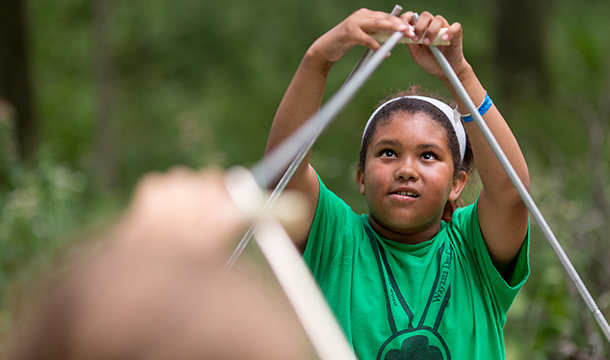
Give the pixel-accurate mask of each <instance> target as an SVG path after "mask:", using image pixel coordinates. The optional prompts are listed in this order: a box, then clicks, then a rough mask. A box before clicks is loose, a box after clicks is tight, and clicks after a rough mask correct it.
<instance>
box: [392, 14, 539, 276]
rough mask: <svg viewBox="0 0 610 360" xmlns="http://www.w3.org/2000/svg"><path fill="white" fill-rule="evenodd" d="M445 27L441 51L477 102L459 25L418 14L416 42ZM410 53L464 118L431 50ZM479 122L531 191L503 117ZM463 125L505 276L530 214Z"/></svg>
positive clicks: (493, 250)
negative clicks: (442, 86) (446, 92)
mask: <svg viewBox="0 0 610 360" xmlns="http://www.w3.org/2000/svg"><path fill="white" fill-rule="evenodd" d="M412 17H413V13H411V12H408V13H405V14H404V15H403V16H402V18H403V19H404V20H405V21H412ZM443 27H448V28H449V29H448V31H447V32H446V33H445V35H444V37H443V39H444V40H450V41H451V44H450V45H449V46H442V47H439V49H440V50H441V51H442V52H443V54H444V55H445V57H446V58H447V60H448V61H449V63H450V64H451V66H452V68H453V69H454V70H455V73H456V75H457V76H458V78H459V79H460V81H461V82H462V84H463V85H464V87H465V88H466V91H467V92H468V95H469V96H470V98H471V99H472V101H473V102H474V103H475V104H481V103H482V102H483V100H484V99H485V96H486V94H487V92H486V91H485V88H483V86H482V85H481V83H480V82H479V79H478V78H477V77H476V75H475V73H474V71H473V69H472V67H471V66H470V64H468V62H467V61H466V59H465V58H464V54H463V51H462V27H461V25H460V24H459V23H454V24H452V25H449V23H448V22H447V21H446V20H445V19H444V18H443V17H441V16H433V15H432V14H430V13H427V12H425V13H422V14H421V16H420V17H419V19H418V20H417V22H416V24H415V37H414V40H417V38H418V37H420V36H422V35H423V34H424V31H425V30H426V29H427V33H426V35H425V36H426V38H425V39H424V44H425V45H428V44H430V40H429V39H434V37H435V36H436V34H437V33H438V31H439V30H440V29H441V28H443ZM409 51H410V52H411V56H412V57H413V58H414V59H415V61H416V62H417V63H418V64H419V65H420V66H421V67H422V68H423V69H424V70H426V71H428V72H430V73H431V74H433V75H435V76H437V77H438V78H439V79H441V80H442V81H443V83H445V85H446V86H447V88H448V89H449V91H451V93H452V95H453V97H454V99H455V100H456V101H457V103H458V106H459V110H460V112H461V113H462V114H465V113H467V112H468V111H467V110H466V107H465V106H464V104H463V103H462V102H461V100H460V98H459V96H458V95H457V93H456V92H455V90H454V89H453V87H452V86H451V84H450V83H449V80H448V79H447V77H446V76H445V74H444V73H443V71H442V69H441V68H440V66H439V65H438V63H437V62H436V59H434V57H433V55H432V53H431V52H430V49H429V48H428V47H427V46H422V45H409ZM483 119H484V120H485V122H486V123H487V125H488V126H489V128H490V130H491V131H492V133H493V134H494V136H495V138H496V139H497V140H498V142H499V144H500V146H501V147H502V150H503V151H504V153H505V154H506V156H507V157H508V159H509V160H510V163H511V164H512V166H513V167H514V168H515V171H516V172H517V174H518V175H519V177H520V178H521V181H523V184H524V185H525V186H526V187H528V188H529V173H528V169H527V164H526V162H525V158H524V157H523V154H522V153H521V149H520V148H519V144H518V143H517V140H516V139H515V137H514V135H513V133H512V131H511V130H510V128H509V126H508V124H507V123H506V121H505V120H504V118H503V117H502V114H500V112H499V111H498V109H497V108H496V107H495V105H492V106H491V108H490V109H489V110H488V111H487V112H486V113H485V114H484V115H483ZM465 127H466V131H467V132H468V135H469V137H470V142H471V145H472V149H473V153H474V158H475V164H476V167H477V170H478V172H479V176H480V178H481V182H482V183H483V190H481V195H480V197H479V205H478V216H479V223H480V226H481V231H482V233H483V237H484V239H485V243H486V245H487V249H488V250H489V253H490V255H491V258H492V260H493V262H494V264H495V266H496V268H497V269H498V270H499V271H500V273H501V274H502V275H503V276H504V277H505V278H507V276H509V273H510V271H511V269H512V266H511V264H512V262H513V260H514V259H515V258H516V256H517V254H518V253H519V250H520V249H521V246H522V245H523V242H524V240H525V236H526V233H527V229H528V216H529V215H528V210H527V208H526V206H525V204H524V203H523V201H522V200H521V198H520V197H519V194H518V193H517V191H516V190H515V188H514V186H513V185H512V183H511V182H510V179H509V178H508V176H507V175H506V173H505V172H504V169H503V168H502V166H501V165H500V163H499V162H498V160H497V159H496V156H495V155H494V153H493V152H492V150H491V148H490V147H489V145H488V144H487V141H485V139H484V138H483V135H482V134H481V132H480V131H479V129H478V127H477V126H476V124H475V123H474V122H469V123H466V125H465Z"/></svg>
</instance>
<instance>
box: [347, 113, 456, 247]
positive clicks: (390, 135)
mask: <svg viewBox="0 0 610 360" xmlns="http://www.w3.org/2000/svg"><path fill="white" fill-rule="evenodd" d="M445 131H446V130H445V129H444V128H443V127H442V125H440V124H438V123H437V122H436V121H434V120H432V119H431V118H430V117H428V116H427V115H425V114H422V113H417V114H407V113H405V112H398V113H394V114H392V115H391V116H390V118H389V119H388V120H386V122H384V123H382V124H379V125H378V126H377V129H376V130H375V134H374V135H373V138H372V139H371V143H370V144H369V147H368V151H367V154H366V162H365V168H364V171H361V170H358V171H357V181H358V187H359V188H360V193H361V194H363V195H364V196H365V198H366V201H367V204H368V206H369V219H370V221H371V225H372V226H373V228H374V229H375V230H376V231H377V232H378V233H379V234H380V235H381V236H383V237H385V238H387V239H390V240H397V241H402V242H407V243H420V242H423V241H426V240H429V239H431V238H432V237H433V236H434V235H436V233H437V232H438V230H439V228H440V222H441V217H442V215H443V210H444V208H445V203H446V202H447V200H450V201H454V200H456V199H457V198H458V197H459V195H460V193H461V191H462V189H463V188H464V185H465V183H466V174H465V173H464V172H461V173H460V174H458V176H456V177H455V179H454V176H453V160H452V157H451V150H450V149H449V145H448V143H447V138H446V135H445Z"/></svg>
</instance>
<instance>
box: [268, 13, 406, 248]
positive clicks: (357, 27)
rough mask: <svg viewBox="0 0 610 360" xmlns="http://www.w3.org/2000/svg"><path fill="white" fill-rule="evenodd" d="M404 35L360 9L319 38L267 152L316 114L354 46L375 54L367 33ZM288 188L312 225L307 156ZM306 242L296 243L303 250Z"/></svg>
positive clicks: (393, 21) (395, 21) (314, 187)
mask: <svg viewBox="0 0 610 360" xmlns="http://www.w3.org/2000/svg"><path fill="white" fill-rule="evenodd" d="M384 30H385V31H405V33H407V34H410V35H412V31H413V28H412V27H411V26H410V25H407V24H405V23H404V22H403V20H401V19H400V18H398V17H396V16H393V15H390V14H387V13H384V12H378V11H371V10H367V9H361V10H358V11H356V12H355V13H353V14H352V15H350V16H349V17H348V18H346V19H345V20H343V21H342V22H341V23H339V24H338V25H337V26H335V27H334V28H332V29H331V30H329V31H328V32H327V33H325V34H324V35H322V36H321V37H320V38H318V39H317V40H316V41H315V42H314V43H313V44H312V45H311V47H310V48H309V49H308V50H307V53H306V54H305V56H304V57H303V60H302V61H301V64H300V65H299V68H298V69H297V72H296V74H295V75H294V77H293V79H292V82H291V83H290V85H289V87H288V90H287V91H286V94H284V97H283V99H282V102H281V103H280V106H279V108H278V110H277V112H276V114H275V118H274V119H273V124H272V125H271V131H270V133H269V140H268V141H267V150H266V151H267V152H270V151H271V150H273V148H274V147H275V146H277V145H278V144H280V143H281V142H282V141H283V140H284V139H286V138H287V137H288V136H289V135H290V134H291V133H292V132H293V131H295V130H296V129H297V128H298V127H299V126H300V125H301V124H303V123H304V122H305V121H306V120H307V119H308V118H309V117H310V116H312V115H313V114H314V113H315V112H316V111H318V110H319V108H320V105H321V102H322V96H323V94H324V88H325V86H326V80H327V78H328V73H329V71H330V68H331V67H332V65H333V64H334V63H335V62H336V61H338V60H339V59H341V58H342V57H343V55H345V53H347V51H349V50H350V49H351V48H352V47H353V46H354V45H358V44H359V45H363V46H366V47H367V48H369V49H372V50H377V49H378V48H379V47H380V45H379V43H378V42H377V41H375V40H374V39H373V38H372V37H370V36H369V35H368V33H370V32H373V31H384ZM288 188H290V189H293V190H298V191H301V192H302V193H303V194H305V196H306V197H307V199H308V202H309V205H310V207H309V209H310V211H309V219H310V221H313V217H314V214H315V210H316V205H317V201H318V194H319V190H320V189H319V183H318V179H317V177H316V174H315V172H314V171H313V169H312V168H311V166H310V165H309V154H308V155H307V157H306V158H305V160H304V161H303V164H301V166H300V168H299V169H298V170H297V172H296V173H295V175H294V176H293V178H292V180H291V182H290V184H289V185H288ZM306 241H307V238H306V237H305V238H304V239H295V243H296V244H297V245H298V246H299V247H301V248H302V249H303V248H304V245H305V242H306Z"/></svg>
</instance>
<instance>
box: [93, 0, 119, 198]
mask: <svg viewBox="0 0 610 360" xmlns="http://www.w3.org/2000/svg"><path fill="white" fill-rule="evenodd" d="M108 12H109V1H108V0H95V1H94V3H93V19H94V20H93V21H94V25H95V28H94V36H95V57H96V59H95V60H96V61H95V67H96V79H97V88H98V91H97V97H98V104H97V105H98V110H97V130H96V134H95V135H96V149H95V151H96V154H95V158H96V168H97V172H98V176H99V179H100V183H101V185H102V187H104V188H106V189H108V188H111V187H113V186H114V185H115V183H116V171H115V161H114V137H113V135H112V125H111V124H112V114H113V108H114V96H113V79H112V64H111V56H110V47H109V46H108V26H107V25H108Z"/></svg>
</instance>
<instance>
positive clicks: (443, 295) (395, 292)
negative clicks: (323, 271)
mask: <svg viewBox="0 0 610 360" xmlns="http://www.w3.org/2000/svg"><path fill="white" fill-rule="evenodd" d="M365 229H366V232H367V235H368V237H369V240H370V242H371V246H372V247H373V252H374V253H375V258H376V259H377V264H378V266H379V274H380V276H381V280H382V283H383V287H384V291H385V295H386V306H387V314H388V325H389V327H390V330H391V332H392V336H390V338H388V339H387V340H386V341H385V342H384V343H383V344H382V345H381V347H380V349H379V352H378V354H377V359H378V360H397V359H433V360H437V359H438V360H444V359H451V354H450V352H449V348H448V347H447V344H446V342H445V340H444V339H443V337H442V336H441V334H439V332H438V328H439V326H440V323H441V320H442V318H443V314H444V312H445V309H446V308H447V304H448V302H449V299H450V298H451V284H450V281H449V279H450V274H449V269H450V268H451V262H452V260H453V253H452V250H451V247H450V246H446V245H445V244H443V245H442V246H441V247H440V249H439V250H438V252H437V260H438V271H437V274H436V277H435V279H434V283H433V284H432V289H431V291H430V296H429V298H428V300H427V302H426V306H425V308H424V310H423V312H422V315H421V317H420V320H419V323H418V324H417V325H415V324H414V318H415V315H414V314H413V312H412V311H411V308H409V306H408V304H407V302H406V300H405V298H404V297H403V296H402V293H401V292H400V289H399V287H398V284H397V282H396V279H395V277H394V274H393V273H392V270H391V269H390V265H389V263H388V259H387V256H386V254H385V250H384V249H383V248H382V247H381V246H380V245H379V243H378V240H377V239H376V238H375V236H374V235H373V233H372V230H371V229H370V228H369V227H368V226H365ZM405 324H406V327H405ZM399 327H400V328H399Z"/></svg>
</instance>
